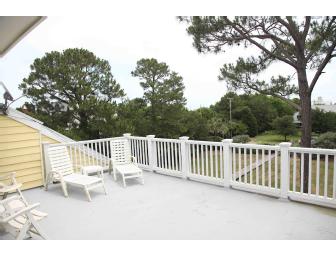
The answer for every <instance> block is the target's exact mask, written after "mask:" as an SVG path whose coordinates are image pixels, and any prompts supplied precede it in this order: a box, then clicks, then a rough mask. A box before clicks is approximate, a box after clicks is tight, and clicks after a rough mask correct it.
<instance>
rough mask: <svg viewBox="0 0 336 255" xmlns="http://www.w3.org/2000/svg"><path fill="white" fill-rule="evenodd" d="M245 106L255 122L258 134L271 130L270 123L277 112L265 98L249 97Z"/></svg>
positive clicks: (258, 96)
mask: <svg viewBox="0 0 336 255" xmlns="http://www.w3.org/2000/svg"><path fill="white" fill-rule="evenodd" d="M246 104H247V105H248V107H249V108H250V109H251V111H252V113H253V115H254V116H255V118H256V120H257V123H258V133H262V132H264V131H266V130H270V129H272V121H273V120H274V119H275V118H276V117H277V111H276V109H275V108H274V107H273V105H272V103H271V100H270V99H269V98H268V97H267V96H264V95H251V96H249V100H248V101H247V103H246Z"/></svg>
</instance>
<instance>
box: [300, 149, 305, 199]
mask: <svg viewBox="0 0 336 255" xmlns="http://www.w3.org/2000/svg"><path fill="white" fill-rule="evenodd" d="M300 164H301V171H300V193H301V194H302V193H303V168H304V153H301V157H300Z"/></svg>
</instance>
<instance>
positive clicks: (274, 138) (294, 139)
mask: <svg viewBox="0 0 336 255" xmlns="http://www.w3.org/2000/svg"><path fill="white" fill-rule="evenodd" d="M299 140H300V134H297V135H294V136H288V137H287V141H288V142H291V143H292V145H293V146H297V145H298V144H299ZM284 141H285V138H284V136H282V135H279V134H276V133H274V132H265V133H263V134H260V135H258V136H256V137H252V138H251V141H250V143H256V144H266V145H275V144H279V143H281V142H284Z"/></svg>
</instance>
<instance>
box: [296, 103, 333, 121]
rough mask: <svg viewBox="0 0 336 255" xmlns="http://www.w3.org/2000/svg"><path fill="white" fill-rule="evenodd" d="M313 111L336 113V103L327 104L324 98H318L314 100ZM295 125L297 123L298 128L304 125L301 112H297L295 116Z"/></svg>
mask: <svg viewBox="0 0 336 255" xmlns="http://www.w3.org/2000/svg"><path fill="white" fill-rule="evenodd" d="M312 109H313V110H316V109H319V110H322V111H325V112H336V103H334V104H333V103H332V102H326V101H324V100H323V98H322V97H318V98H317V99H316V100H313V102H312ZM293 123H295V125H297V126H298V127H301V124H302V123H301V116H300V113H299V112H295V113H294V114H293Z"/></svg>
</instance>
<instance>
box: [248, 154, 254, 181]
mask: <svg viewBox="0 0 336 255" xmlns="http://www.w3.org/2000/svg"><path fill="white" fill-rule="evenodd" d="M249 152H250V184H253V169H252V164H253V160H252V154H253V151H252V148H250V150H249Z"/></svg>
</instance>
